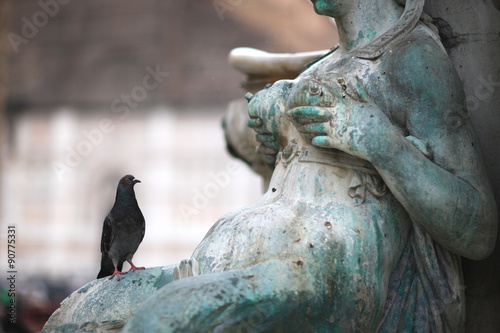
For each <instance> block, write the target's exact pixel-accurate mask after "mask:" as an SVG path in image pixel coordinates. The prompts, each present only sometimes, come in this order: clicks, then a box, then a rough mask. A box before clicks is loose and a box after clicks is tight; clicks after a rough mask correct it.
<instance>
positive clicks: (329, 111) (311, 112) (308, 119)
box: [286, 97, 394, 160]
mask: <svg viewBox="0 0 500 333" xmlns="http://www.w3.org/2000/svg"><path fill="white" fill-rule="evenodd" d="M286 115H287V116H288V117H289V118H290V119H291V121H292V123H293V124H294V126H295V127H296V128H297V130H298V131H299V132H300V133H301V134H302V135H303V137H304V138H305V139H306V140H308V141H310V142H311V143H312V144H313V145H315V146H317V147H322V148H334V149H339V150H342V151H344V152H346V153H348V154H350V155H354V156H358V157H360V158H362V159H366V160H370V156H371V154H370V152H371V151H372V149H373V145H374V144H376V143H377V141H378V140H377V136H378V135H384V131H386V130H393V129H394V126H393V125H392V124H391V122H390V120H389V119H388V118H387V116H386V115H385V114H384V113H383V112H382V111H381V110H380V109H379V108H378V107H377V106H376V105H374V104H371V103H367V102H364V101H359V100H354V99H350V98H349V97H343V98H341V99H339V100H338V102H337V103H335V105H333V106H332V107H320V106H302V107H296V108H293V109H290V110H288V111H287V113H286Z"/></svg>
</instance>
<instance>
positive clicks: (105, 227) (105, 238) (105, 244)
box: [101, 214, 113, 253]
mask: <svg viewBox="0 0 500 333" xmlns="http://www.w3.org/2000/svg"><path fill="white" fill-rule="evenodd" d="M112 221H113V218H112V217H111V214H108V216H106V218H105V219H104V223H103V224H102V237H101V253H108V251H109V248H110V247H111V242H112V241H113V226H112V225H111V222H112Z"/></svg>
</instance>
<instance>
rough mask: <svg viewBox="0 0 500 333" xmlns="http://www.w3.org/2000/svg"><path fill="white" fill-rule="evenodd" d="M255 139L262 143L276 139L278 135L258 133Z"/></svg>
mask: <svg viewBox="0 0 500 333" xmlns="http://www.w3.org/2000/svg"><path fill="white" fill-rule="evenodd" d="M255 139H256V140H257V142H260V143H268V142H275V141H276V137H275V136H274V135H272V134H258V135H256V136H255Z"/></svg>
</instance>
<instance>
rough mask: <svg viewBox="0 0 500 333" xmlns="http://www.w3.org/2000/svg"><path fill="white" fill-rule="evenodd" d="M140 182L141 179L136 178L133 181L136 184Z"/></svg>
mask: <svg viewBox="0 0 500 333" xmlns="http://www.w3.org/2000/svg"><path fill="white" fill-rule="evenodd" d="M140 182H141V181H140V180H139V179H134V180H133V181H132V183H134V184H137V183H140Z"/></svg>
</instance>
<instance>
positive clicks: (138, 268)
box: [127, 260, 145, 272]
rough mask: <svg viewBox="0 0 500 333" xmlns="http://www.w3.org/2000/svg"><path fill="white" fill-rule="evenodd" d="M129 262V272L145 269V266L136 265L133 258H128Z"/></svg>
mask: <svg viewBox="0 0 500 333" xmlns="http://www.w3.org/2000/svg"><path fill="white" fill-rule="evenodd" d="M127 262H128V263H129V264H130V269H129V270H128V271H129V272H130V271H136V270H141V269H145V268H144V267H135V265H134V264H133V263H132V260H127Z"/></svg>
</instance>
